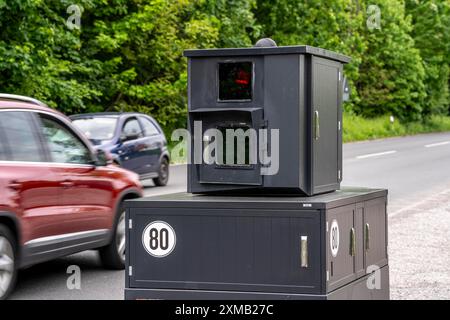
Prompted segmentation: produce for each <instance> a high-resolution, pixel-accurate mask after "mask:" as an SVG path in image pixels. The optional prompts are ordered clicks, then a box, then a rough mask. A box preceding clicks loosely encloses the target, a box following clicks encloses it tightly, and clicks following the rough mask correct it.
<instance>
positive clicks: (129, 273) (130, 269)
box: [128, 266, 133, 277]
mask: <svg viewBox="0 0 450 320" xmlns="http://www.w3.org/2000/svg"><path fill="white" fill-rule="evenodd" d="M128 275H129V276H130V277H131V276H132V275H133V267H132V266H128Z"/></svg>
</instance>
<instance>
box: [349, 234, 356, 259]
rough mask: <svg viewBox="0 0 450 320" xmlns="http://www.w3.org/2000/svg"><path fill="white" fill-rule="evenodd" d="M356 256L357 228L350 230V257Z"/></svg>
mask: <svg viewBox="0 0 450 320" xmlns="http://www.w3.org/2000/svg"><path fill="white" fill-rule="evenodd" d="M355 254H356V236H355V228H351V229H350V255H351V256H352V257H354V256H355Z"/></svg>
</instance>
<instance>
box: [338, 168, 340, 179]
mask: <svg viewBox="0 0 450 320" xmlns="http://www.w3.org/2000/svg"><path fill="white" fill-rule="evenodd" d="M338 180H341V170H338Z"/></svg>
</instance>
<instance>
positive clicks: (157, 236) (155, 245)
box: [142, 221, 177, 258]
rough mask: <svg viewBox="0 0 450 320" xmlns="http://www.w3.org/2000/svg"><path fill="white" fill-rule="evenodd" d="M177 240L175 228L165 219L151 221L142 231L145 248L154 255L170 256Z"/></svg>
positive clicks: (158, 256)
mask: <svg viewBox="0 0 450 320" xmlns="http://www.w3.org/2000/svg"><path fill="white" fill-rule="evenodd" d="M176 242H177V237H176V235H175V231H174V230H173V228H172V227H171V226H170V225H169V224H168V223H167V222H164V221H153V222H151V223H149V224H148V225H147V226H146V227H145V229H144V232H143V233H142V244H143V246H144V248H145V250H146V251H147V252H148V253H149V254H150V255H152V256H153V257H157V258H162V257H166V256H168V255H169V254H170V253H171V252H172V251H173V249H174V248H175V244H176Z"/></svg>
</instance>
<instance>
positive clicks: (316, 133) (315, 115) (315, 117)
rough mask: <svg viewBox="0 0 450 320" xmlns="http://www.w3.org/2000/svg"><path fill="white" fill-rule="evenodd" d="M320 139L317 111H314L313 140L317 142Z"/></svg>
mask: <svg viewBox="0 0 450 320" xmlns="http://www.w3.org/2000/svg"><path fill="white" fill-rule="evenodd" d="M319 138H320V119H319V111H317V110H316V111H314V139H316V140H319Z"/></svg>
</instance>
